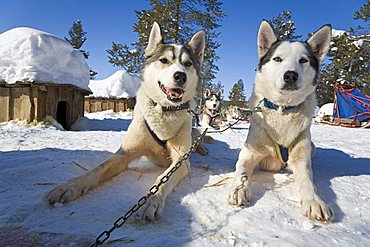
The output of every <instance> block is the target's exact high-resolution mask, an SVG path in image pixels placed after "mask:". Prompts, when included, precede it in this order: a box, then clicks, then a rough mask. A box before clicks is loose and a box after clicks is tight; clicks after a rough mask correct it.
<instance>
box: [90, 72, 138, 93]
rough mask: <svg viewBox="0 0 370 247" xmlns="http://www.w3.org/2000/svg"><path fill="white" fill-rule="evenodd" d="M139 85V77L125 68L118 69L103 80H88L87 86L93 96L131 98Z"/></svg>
mask: <svg viewBox="0 0 370 247" xmlns="http://www.w3.org/2000/svg"><path fill="white" fill-rule="evenodd" d="M139 87H140V78H139V77H138V76H136V75H132V74H130V73H128V72H127V71H125V70H118V71H117V72H115V73H114V74H113V75H111V76H110V77H108V78H106V79H104V80H90V83H89V88H90V90H91V91H92V92H93V95H92V96H94V97H103V98H113V97H114V98H131V97H135V95H136V92H137V90H138V89H139Z"/></svg>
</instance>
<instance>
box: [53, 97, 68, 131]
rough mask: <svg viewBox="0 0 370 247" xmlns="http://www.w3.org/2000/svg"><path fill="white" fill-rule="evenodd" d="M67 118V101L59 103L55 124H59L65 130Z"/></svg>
mask: <svg viewBox="0 0 370 247" xmlns="http://www.w3.org/2000/svg"><path fill="white" fill-rule="evenodd" d="M67 116H68V103H67V101H59V102H58V107H57V119H56V120H57V122H58V123H60V124H61V125H62V126H63V128H64V129H65V130H67V129H68V128H67V127H68V126H67Z"/></svg>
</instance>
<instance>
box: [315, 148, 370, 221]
mask: <svg viewBox="0 0 370 247" xmlns="http://www.w3.org/2000/svg"><path fill="white" fill-rule="evenodd" d="M369 164H370V158H355V157H351V156H350V155H349V154H347V153H345V152H343V151H341V150H337V149H326V148H317V147H316V154H315V156H314V158H313V160H312V168H313V173H314V176H313V177H314V183H315V185H316V188H317V190H318V191H317V192H318V194H319V196H320V197H321V198H322V199H323V200H324V201H326V202H327V203H328V204H329V205H330V206H331V207H332V209H333V211H334V215H335V221H336V222H340V221H341V220H342V219H343V217H344V213H343V212H342V210H341V209H340V207H339V205H338V203H337V196H336V194H335V192H334V191H333V189H332V186H331V180H332V179H334V178H337V177H353V176H360V175H370V166H369ZM354 203H355V202H354ZM353 206H354V207H355V205H353Z"/></svg>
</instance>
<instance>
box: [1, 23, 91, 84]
mask: <svg viewBox="0 0 370 247" xmlns="http://www.w3.org/2000/svg"><path fill="white" fill-rule="evenodd" d="M89 79H90V74H89V66H88V65H87V64H86V61H85V58H84V56H83V55H82V53H81V52H80V51H78V50H76V49H74V48H73V47H72V46H71V45H70V44H69V43H68V42H67V41H65V40H64V39H61V38H58V37H56V36H54V35H52V34H49V33H46V32H43V31H40V30H37V29H32V28H28V27H18V28H13V29H10V30H8V31H6V32H4V33H2V34H0V80H4V81H5V83H7V84H15V83H16V82H22V81H35V83H52V84H69V85H74V86H76V87H79V88H81V89H84V90H89V88H88V83H89Z"/></svg>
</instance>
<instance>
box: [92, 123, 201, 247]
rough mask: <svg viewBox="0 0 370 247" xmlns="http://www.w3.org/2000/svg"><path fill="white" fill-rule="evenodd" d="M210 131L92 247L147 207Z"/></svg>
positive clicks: (99, 237) (197, 140)
mask: <svg viewBox="0 0 370 247" xmlns="http://www.w3.org/2000/svg"><path fill="white" fill-rule="evenodd" d="M207 130H208V129H205V130H204V132H203V133H202V134H201V135H200V136H199V137H198V138H197V139H196V140H195V141H194V142H193V144H192V145H191V147H190V150H189V152H187V153H185V154H184V155H183V156H182V158H181V159H180V160H179V161H178V162H176V164H175V165H174V166H173V167H172V168H171V170H169V171H168V172H167V173H166V174H165V175H164V176H163V177H162V178H161V179H160V181H159V183H158V184H155V185H153V186H152V187H151V188H150V189H149V192H148V194H146V195H145V196H143V197H141V198H140V199H139V200H138V201H137V203H136V204H135V205H134V206H133V207H132V208H131V209H130V210H128V211H127V212H126V213H125V215H124V216H121V217H119V218H118V219H117V220H116V221H115V222H114V224H113V226H112V227H111V228H110V229H109V230H106V231H103V232H102V233H101V234H100V235H99V236H98V237H97V238H96V240H95V243H93V244H92V245H91V247H96V246H99V245H101V244H103V243H104V242H105V241H107V240H108V239H109V237H110V235H111V233H112V232H113V231H114V230H115V229H117V228H120V227H121V226H122V225H123V224H125V223H126V222H127V220H128V218H130V217H131V216H132V215H133V214H134V213H135V212H137V211H138V210H139V209H140V208H141V207H142V206H144V205H145V203H146V202H147V201H148V199H149V198H150V197H151V196H152V195H154V194H156V193H157V192H158V190H159V188H160V186H161V185H162V184H165V183H166V182H167V181H168V180H169V179H170V177H171V176H172V174H173V173H175V172H176V171H177V170H178V169H179V168H180V167H181V165H182V164H183V162H184V161H185V160H187V159H189V157H190V154H191V153H192V152H195V150H196V147H197V146H198V145H199V143H200V142H201V141H202V140H203V138H204V136H205V135H206V133H207Z"/></svg>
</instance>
